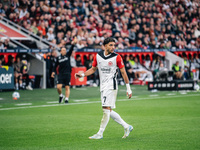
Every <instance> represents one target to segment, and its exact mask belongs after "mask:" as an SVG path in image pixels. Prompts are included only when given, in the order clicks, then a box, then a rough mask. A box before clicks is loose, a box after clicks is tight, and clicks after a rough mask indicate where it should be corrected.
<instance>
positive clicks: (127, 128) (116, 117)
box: [110, 110, 133, 138]
mask: <svg viewBox="0 0 200 150" xmlns="http://www.w3.org/2000/svg"><path fill="white" fill-rule="evenodd" d="M110 117H111V118H112V119H113V120H114V121H115V122H117V123H119V124H120V125H122V126H123V127H124V136H123V137H122V138H126V137H128V136H129V134H130V132H131V131H132V130H133V127H132V126H131V125H129V124H127V123H126V122H125V121H124V120H123V119H122V118H121V117H120V115H119V114H118V113H117V112H115V111H114V110H112V111H111V113H110Z"/></svg>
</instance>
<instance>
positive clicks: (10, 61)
mask: <svg viewBox="0 0 200 150" xmlns="http://www.w3.org/2000/svg"><path fill="white" fill-rule="evenodd" d="M14 62H15V59H14V57H13V56H12V55H8V62H7V64H6V66H9V67H13V68H14Z"/></svg>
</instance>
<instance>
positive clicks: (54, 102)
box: [47, 101, 58, 104]
mask: <svg viewBox="0 0 200 150" xmlns="http://www.w3.org/2000/svg"><path fill="white" fill-rule="evenodd" d="M47 103H49V104H56V103H58V101H51V102H47Z"/></svg>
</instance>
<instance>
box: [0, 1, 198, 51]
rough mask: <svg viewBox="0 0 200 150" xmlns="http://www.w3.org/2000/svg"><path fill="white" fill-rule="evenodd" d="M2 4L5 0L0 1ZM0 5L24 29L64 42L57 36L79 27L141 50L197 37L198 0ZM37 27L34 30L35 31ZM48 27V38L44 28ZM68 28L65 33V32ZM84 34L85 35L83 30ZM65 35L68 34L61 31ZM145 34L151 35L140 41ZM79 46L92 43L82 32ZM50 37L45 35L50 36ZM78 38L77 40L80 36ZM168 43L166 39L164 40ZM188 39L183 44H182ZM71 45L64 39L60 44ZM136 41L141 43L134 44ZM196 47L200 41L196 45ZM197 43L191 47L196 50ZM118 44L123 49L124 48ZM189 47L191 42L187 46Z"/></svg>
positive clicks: (176, 44)
mask: <svg viewBox="0 0 200 150" xmlns="http://www.w3.org/2000/svg"><path fill="white" fill-rule="evenodd" d="M2 3H4V1H3V2H2ZM2 3H0V15H1V16H5V17H7V19H10V20H11V21H13V22H15V23H17V24H19V25H20V26H23V27H25V28H27V29H28V30H29V31H31V32H33V33H34V34H38V31H37V30H39V31H41V32H39V36H41V37H42V38H46V39H48V40H49V41H51V40H52V39H54V38H55V40H56V43H57V44H58V45H60V43H62V44H61V45H63V41H62V40H61V39H64V38H66V39H72V38H73V37H74V36H78V32H77V31H78V30H79V29H80V28H81V30H84V31H86V32H88V33H89V34H90V33H92V36H93V37H90V38H95V40H96V39H97V37H100V38H101V37H104V38H106V37H110V36H112V37H115V34H116V33H117V32H118V33H120V34H119V36H120V37H121V38H122V39H123V40H125V38H129V42H128V41H126V45H130V46H131V47H135V46H137V45H136V44H138V41H141V42H142V44H139V45H143V46H145V48H169V49H170V48H186V47H187V46H188V45H189V44H190V41H191V40H194V41H196V39H197V38H198V37H199V35H200V24H199V13H200V10H199V9H198V8H199V5H200V4H199V1H197V0H193V1H187V0H183V1H180V0H177V1H165V0H161V1H146V0H141V1H133V0H129V1H125V0H117V1H108V0H106V1H102V0H98V1H81V0H77V1H76V2H74V1H49V2H48V1H35V0H33V1H26V0H25V1H15V0H14V1H10V2H8V3H6V4H3V5H2ZM36 28H37V29H36ZM49 28H52V29H53V34H54V38H53V36H52V37H51V38H50V36H49V35H48V36H47V37H45V36H46V35H47V33H48V29H49ZM68 32H70V34H67V33H68ZM86 32H84V33H86ZM66 34H67V35H66ZM146 35H148V36H149V37H150V39H149V40H147V39H145V37H146ZM83 37H84V38H85V41H86V42H85V44H80V45H82V46H81V48H82V47H86V46H88V45H89V46H90V47H91V46H97V45H98V46H99V43H100V42H98V40H97V41H96V42H95V40H93V42H94V43H96V44H94V45H93V44H92V42H90V40H88V38H89V36H87V35H86V34H85V35H84V36H83ZM49 38H50V39H49ZM79 41H80V39H79ZM169 41H171V43H170V42H169ZM185 42H187V44H186V43H185ZM67 43H70V42H69V41H68V42H66V43H64V44H67ZM139 43H140V42H139ZM199 45H200V44H199ZM199 45H198V42H195V44H194V46H195V47H197V48H199ZM123 48H126V46H124V47H123ZM189 48H190V46H189Z"/></svg>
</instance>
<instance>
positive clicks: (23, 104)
mask: <svg viewBox="0 0 200 150" xmlns="http://www.w3.org/2000/svg"><path fill="white" fill-rule="evenodd" d="M15 105H16V106H25V105H32V103H22V104H15Z"/></svg>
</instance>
